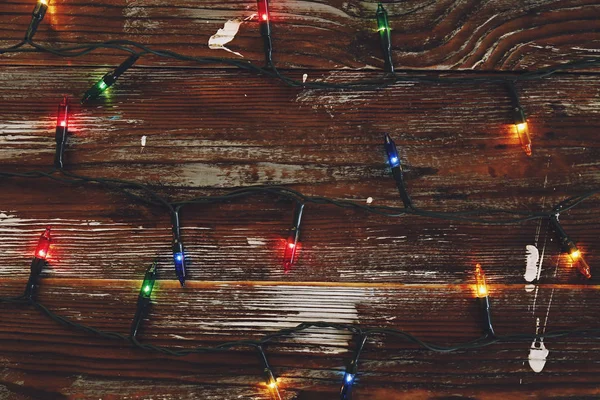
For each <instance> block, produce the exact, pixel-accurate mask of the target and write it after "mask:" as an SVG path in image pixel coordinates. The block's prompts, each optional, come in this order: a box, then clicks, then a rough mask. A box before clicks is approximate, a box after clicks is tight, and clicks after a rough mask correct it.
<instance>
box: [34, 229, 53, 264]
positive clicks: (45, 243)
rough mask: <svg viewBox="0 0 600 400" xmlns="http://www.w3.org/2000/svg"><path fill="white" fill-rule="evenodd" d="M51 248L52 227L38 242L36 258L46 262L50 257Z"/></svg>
mask: <svg viewBox="0 0 600 400" xmlns="http://www.w3.org/2000/svg"><path fill="white" fill-rule="evenodd" d="M49 248H50V227H47V228H46V230H45V231H44V233H42V236H40V240H39V241H38V245H37V248H36V249H35V258H39V259H40V260H45V259H46V257H48V249H49Z"/></svg>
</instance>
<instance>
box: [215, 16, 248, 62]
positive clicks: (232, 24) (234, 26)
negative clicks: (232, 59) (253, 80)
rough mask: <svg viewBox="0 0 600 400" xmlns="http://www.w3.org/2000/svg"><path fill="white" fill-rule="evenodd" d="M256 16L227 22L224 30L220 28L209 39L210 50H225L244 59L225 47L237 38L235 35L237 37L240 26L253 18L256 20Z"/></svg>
mask: <svg viewBox="0 0 600 400" xmlns="http://www.w3.org/2000/svg"><path fill="white" fill-rule="evenodd" d="M255 15H256V14H252V15H251V16H249V17H247V18H244V19H242V18H234V19H230V20H229V21H227V22H225V25H223V27H222V28H219V30H217V33H215V34H214V35H212V36H211V37H210V38H209V39H208V48H209V49H211V50H225V51H228V52H230V53H233V54H235V55H237V56H240V57H244V56H243V55H242V54H240V53H238V52H237V51H233V50H229V49H228V48H227V47H225V45H226V44H227V43H229V42H231V41H232V40H233V39H234V38H235V35H237V33H238V31H239V30H240V25H241V24H242V23H243V22H244V21H249V20H251V19H252V18H254V16H255Z"/></svg>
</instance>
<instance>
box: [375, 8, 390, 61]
mask: <svg viewBox="0 0 600 400" xmlns="http://www.w3.org/2000/svg"><path fill="white" fill-rule="evenodd" d="M375 16H376V17H377V31H378V32H379V38H380V40H381V48H382V50H383V57H384V62H385V65H384V68H385V70H386V71H387V72H394V64H393V60H392V38H391V34H390V24H389V22H388V15H387V11H385V8H383V5H382V4H381V3H379V5H378V6H377V12H376V13H375Z"/></svg>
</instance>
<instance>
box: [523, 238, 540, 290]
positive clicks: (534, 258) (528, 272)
mask: <svg viewBox="0 0 600 400" xmlns="http://www.w3.org/2000/svg"><path fill="white" fill-rule="evenodd" d="M525 249H526V251H527V265H526V267H525V275H524V277H525V280H526V281H527V282H532V281H533V280H534V279H535V278H536V277H537V276H538V261H539V259H540V252H539V251H538V249H537V247H535V246H533V245H531V244H528V245H527V246H525Z"/></svg>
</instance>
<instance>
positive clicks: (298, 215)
mask: <svg viewBox="0 0 600 400" xmlns="http://www.w3.org/2000/svg"><path fill="white" fill-rule="evenodd" d="M303 211H304V204H302V203H300V204H297V205H296V210H295V211H294V222H293V225H292V228H291V229H290V232H289V234H288V238H287V240H286V242H285V251H284V253H283V271H284V272H285V273H288V272H290V269H291V268H292V265H293V264H294V259H295V257H296V251H297V250H298V245H299V240H300V222H302V213H303Z"/></svg>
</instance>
